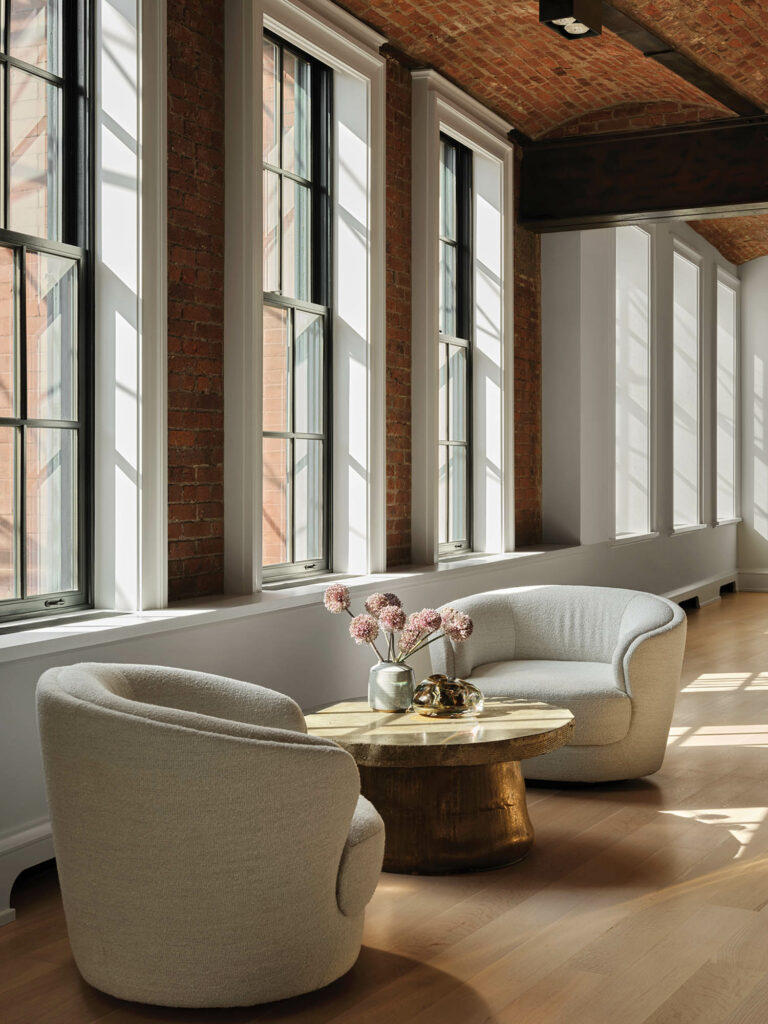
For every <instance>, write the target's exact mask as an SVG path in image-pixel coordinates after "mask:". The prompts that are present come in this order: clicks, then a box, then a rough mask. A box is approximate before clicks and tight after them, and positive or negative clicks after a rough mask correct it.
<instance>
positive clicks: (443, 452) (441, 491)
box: [437, 444, 448, 544]
mask: <svg viewBox="0 0 768 1024" xmlns="http://www.w3.org/2000/svg"><path fill="white" fill-rule="evenodd" d="M438 454H439V460H440V461H439V465H438V477H437V506H438V523H437V539H438V543H440V544H445V543H446V541H447V540H448V449H447V448H446V446H445V445H444V444H441V445H440V446H439V448H438Z"/></svg>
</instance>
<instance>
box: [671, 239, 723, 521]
mask: <svg viewBox="0 0 768 1024" xmlns="http://www.w3.org/2000/svg"><path fill="white" fill-rule="evenodd" d="M675 255H678V256H681V257H682V258H683V259H685V260H688V262H689V263H692V264H693V265H694V266H695V267H696V268H697V269H698V275H699V276H698V281H699V287H698V324H697V327H698V338H697V361H696V373H697V381H696V399H697V402H698V407H697V410H696V429H697V469H696V472H697V474H698V477H697V481H696V506H697V517H698V518H697V521H696V522H695V523H685V524H681V525H679V526H676V525H675V521H674V471H675V458H674V394H675V392H674V387H675V385H674V371H673V373H672V378H671V398H672V411H671V416H672V418H671V419H670V427H671V430H672V433H671V435H670V461H671V464H672V474H673V475H672V481H671V488H670V500H671V502H672V515H671V526H672V534H673V535H679V534H685V533H690V532H691V531H693V530H702V529H704V528H705V527H706V525H707V524H706V522H705V516H704V504H705V495H706V493H707V470H708V468H709V467H708V466H707V465H706V463H705V456H706V455H707V451H706V449H707V448H708V447H709V445H705V438H707V437H708V436H709V431H706V430H705V419H706V415H707V407H706V404H705V379H706V377H707V366H706V365H705V358H704V357H705V353H706V354H709V355H711V353H708V349H709V347H710V346H709V345H707V346H705V335H707V336H709V335H711V322H710V320H709V319H708V318H707V315H706V314H707V311H708V310H709V311H710V312H711V306H712V303H711V301H708V300H709V299H710V296H709V295H708V294H707V292H708V281H707V275H706V265H705V259H704V256H703V255H702V253H701V252H699V251H698V250H697V249H693V248H691V246H689V245H687V244H686V243H685V242H684V241H682V240H681V239H680V238H679V237H678V236H677V235H673V236H672V256H671V261H670V273H671V277H670V285H669V287H670V294H671V297H672V304H673V313H672V321H671V322H670V348H671V351H672V352H674V294H675V275H674V260H675ZM707 361H711V360H707ZM709 454H710V456H711V452H710V453H709Z"/></svg>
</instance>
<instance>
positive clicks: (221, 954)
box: [38, 665, 359, 991]
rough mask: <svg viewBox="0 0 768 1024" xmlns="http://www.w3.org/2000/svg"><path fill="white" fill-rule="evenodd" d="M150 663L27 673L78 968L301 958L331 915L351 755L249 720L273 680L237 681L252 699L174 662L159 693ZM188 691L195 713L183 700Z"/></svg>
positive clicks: (352, 777) (351, 793) (351, 798)
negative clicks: (172, 958) (279, 952)
mask: <svg viewBox="0 0 768 1024" xmlns="http://www.w3.org/2000/svg"><path fill="white" fill-rule="evenodd" d="M162 674H163V673H162V672H161V670H158V669H149V668H146V669H145V668H142V667H141V666H130V667H129V666H120V665H75V666H71V667H68V668H60V669H52V670H50V671H48V672H46V673H45V674H44V675H43V676H42V677H41V679H40V682H39V684H38V717H39V724H40V734H41V740H42V748H43V759H44V764H45V771H46V779H47V785H48V795H49V801H50V807H51V819H52V825H53V835H54V844H55V849H56V857H57V861H58V866H59V873H60V877H61V883H62V895H63V899H64V907H65V912H66V916H67V925H68V929H69V933H70V940H71V944H72V948H73V952H74V954H75V959H76V960H77V962H78V966H79V967H80V969H81V971H82V973H83V974H84V975H85V976H86V978H87V979H88V980H90V981H91V982H92V984H96V985H97V986H99V987H104V988H106V990H107V991H109V985H108V983H106V982H105V981H104V979H105V978H106V979H107V982H108V979H109V977H112V976H121V975H120V972H123V973H124V975H125V976H126V977H127V976H128V975H133V974H135V973H136V972H140V973H141V974H142V984H143V985H144V990H145V991H146V990H147V987H148V986H147V977H150V978H151V975H152V972H153V971H166V972H167V971H168V970H169V969H171V968H169V966H168V955H169V951H174V950H179V951H181V952H180V954H179V961H178V962H175V964H174V968H173V969H176V970H179V971H182V972H183V970H184V969H185V967H184V965H187V966H189V965H193V964H194V963H195V962H198V963H199V962H200V961H201V960H206V962H208V963H210V964H211V969H212V970H221V969H222V967H221V965H222V963H224V962H225V961H226V960H227V958H229V964H230V966H232V965H234V966H232V969H233V971H236V970H238V963H239V962H240V961H242V960H243V958H244V957H245V956H246V955H247V956H248V957H251V961H250V967H249V970H253V963H254V961H253V958H254V957H255V958H257V960H258V957H259V956H260V955H262V954H263V955H265V956H267V955H268V956H269V957H272V955H273V951H274V949H283V950H285V951H286V955H287V956H288V955H290V952H291V950H295V949H296V948H299V949H300V951H301V952H300V953H299V955H306V948H307V943H309V946H310V947H311V943H312V942H313V941H316V942H318V943H320V944H322V941H323V937H324V926H323V921H324V918H325V919H326V920H327V919H328V918H329V916H333V917H334V918H335V917H338V915H339V910H338V907H337V904H336V879H337V873H338V868H339V862H340V858H341V854H342V851H343V848H344V844H345V842H346V838H347V834H348V829H349V823H350V820H351V818H352V815H353V813H354V809H355V805H356V802H357V798H358V795H359V776H358V772H357V768H356V766H355V763H354V760H353V758H352V757H351V756H350V755H349V754H348V753H346V752H345V751H344V750H342V749H341V748H340V747H338V746H337V745H336V744H333V743H330V742H329V741H326V740H320V739H318V738H317V737H312V736H307V735H306V734H305V733H303V732H300V731H291V730H287V729H276V728H266V727H262V726H259V725H257V724H253V719H255V718H257V717H258V707H259V700H263V699H264V694H265V693H267V694H269V693H270V691H264V690H263V689H262V688H260V687H250V689H251V690H252V691H253V694H254V695H253V697H252V698H250V700H249V693H248V691H249V684H247V683H237V682H234V681H231V680H225V679H219V678H218V677H211V676H200V675H199V674H198V673H183V672H179V671H176V672H174V673H172V674H171V676H172V678H171V677H168V678H170V679H171V681H170V682H169V683H168V691H169V694H168V701H169V704H168V705H166V704H163V703H162V700H163V693H162V690H161V688H159V686H158V679H159V678H160V677H161V676H162ZM217 679H218V688H219V689H220V691H221V693H220V694H219V698H220V699H219V700H218V701H217V697H216V689H217V683H216V680H217ZM229 684H231V685H229ZM185 688H186V690H187V692H188V694H189V702H190V704H191V705H192V706H193V707H198V708H203V709H205V708H206V707H207V708H208V709H209V710H208V712H207V713H206V712H205V710H203V711H201V710H195V711H188V710H184V708H183V706H182V705H183V694H184V690H185ZM256 691H260V692H259V694H258V695H257V694H256ZM272 696H273V697H277V696H278V695H277V694H272ZM281 699H282V698H281ZM287 703H290V702H287ZM217 704H218V706H223V707H225V708H227V707H230V708H231V707H241V708H242V709H243V715H242V718H244V719H245V720H244V721H234V720H231V719H228V718H225V717H217V716H216V708H217ZM249 705H250V710H249ZM249 717H250V718H251V721H248V718H249ZM299 717H300V715H299ZM267 936H268V946H269V950H268V954H267V953H264V946H265V937H267ZM297 943H298V947H297ZM217 944H218V945H217ZM242 945H245V947H246V949H245V950H241V946H242ZM249 945H250V948H248V947H249ZM206 951H207V952H206ZM180 963H181V966H180ZM266 963H267V962H266V961H265V970H266ZM154 964H156V965H157V966H153V965H154ZM273 966H274V965H272V966H271V967H270V969H272V968H273ZM227 969H229V967H228V968H227ZM191 970H192V967H191V966H190V971H191ZM126 972H127V973H126ZM100 979H101V980H100ZM158 986H159V987H160V988H162V979H160V978H158ZM149 989H150V991H151V990H152V989H151V985H150V986H149Z"/></svg>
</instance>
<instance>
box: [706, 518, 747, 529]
mask: <svg viewBox="0 0 768 1024" xmlns="http://www.w3.org/2000/svg"><path fill="white" fill-rule="evenodd" d="M743 522H744V520H743V519H742V518H741V516H737V517H736V518H735V519H718V521H717V522H716V523H713V524H712V525H713V526H715V527H716V526H738V525H739V523H743Z"/></svg>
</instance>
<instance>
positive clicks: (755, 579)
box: [738, 569, 768, 594]
mask: <svg viewBox="0 0 768 1024" xmlns="http://www.w3.org/2000/svg"><path fill="white" fill-rule="evenodd" d="M738 588H739V590H743V591H744V592H745V593H747V594H763V593H766V592H768V569H739V582H738Z"/></svg>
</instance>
